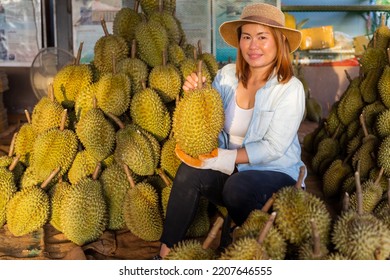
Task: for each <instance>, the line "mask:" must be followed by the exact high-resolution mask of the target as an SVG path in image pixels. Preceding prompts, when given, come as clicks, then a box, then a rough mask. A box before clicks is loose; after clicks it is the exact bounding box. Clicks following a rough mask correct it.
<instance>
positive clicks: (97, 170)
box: [92, 161, 102, 180]
mask: <svg viewBox="0 0 390 280" xmlns="http://www.w3.org/2000/svg"><path fill="white" fill-rule="evenodd" d="M101 169H102V163H101V162H100V161H99V162H98V163H97V164H96V167H95V170H94V171H93V174H92V179H93V180H97V179H98V177H99V172H100V170H101Z"/></svg>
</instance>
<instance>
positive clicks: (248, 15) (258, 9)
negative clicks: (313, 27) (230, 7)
mask: <svg viewBox="0 0 390 280" xmlns="http://www.w3.org/2000/svg"><path fill="white" fill-rule="evenodd" d="M245 23H259V24H262V25H266V26H270V27H274V28H277V29H279V30H280V31H281V32H282V33H283V34H284V35H285V36H286V38H287V40H288V42H289V44H290V48H291V52H293V51H295V50H296V49H298V47H299V45H300V43H301V32H300V31H299V30H296V29H292V28H288V27H286V26H285V18H284V14H283V12H282V11H281V10H280V9H279V8H277V7H275V6H273V5H270V4H264V3H260V4H252V5H248V6H246V7H245V8H244V9H243V11H242V14H241V16H240V19H238V20H232V21H227V22H224V23H222V24H221V26H220V27H219V33H220V34H221V36H222V38H223V39H224V40H225V42H226V43H227V44H228V45H230V46H233V47H235V48H237V47H238V35H237V29H238V28H239V27H240V26H241V25H243V24H245Z"/></svg>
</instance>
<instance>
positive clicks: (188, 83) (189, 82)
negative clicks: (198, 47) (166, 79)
mask: <svg viewBox="0 0 390 280" xmlns="http://www.w3.org/2000/svg"><path fill="white" fill-rule="evenodd" d="M198 80H199V79H198V75H197V74H196V73H195V72H194V73H192V74H191V75H189V76H187V78H186V80H185V81H184V84H183V90H184V91H189V90H193V89H196V88H197V87H198ZM202 81H203V83H204V82H206V77H202Z"/></svg>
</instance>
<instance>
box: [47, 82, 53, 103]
mask: <svg viewBox="0 0 390 280" xmlns="http://www.w3.org/2000/svg"><path fill="white" fill-rule="evenodd" d="M53 91H54V88H53V83H50V84H49V86H48V88H47V96H48V97H49V99H50V100H51V101H54V92H53Z"/></svg>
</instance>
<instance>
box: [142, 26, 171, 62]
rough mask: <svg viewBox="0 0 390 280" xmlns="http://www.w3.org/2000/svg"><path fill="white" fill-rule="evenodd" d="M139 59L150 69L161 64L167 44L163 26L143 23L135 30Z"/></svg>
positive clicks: (166, 35)
mask: <svg viewBox="0 0 390 280" xmlns="http://www.w3.org/2000/svg"><path fill="white" fill-rule="evenodd" d="M135 39H136V40H137V50H138V55H139V57H140V58H141V59H142V60H143V61H145V62H146V64H147V65H148V66H150V67H155V66H157V65H161V64H162V63H163V52H164V51H165V50H166V49H167V47H168V44H169V39H168V33H167V31H166V29H165V28H164V26H162V25H161V24H159V23H157V22H155V21H145V20H144V21H143V22H141V23H140V24H138V25H137V27H136V29H135Z"/></svg>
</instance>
